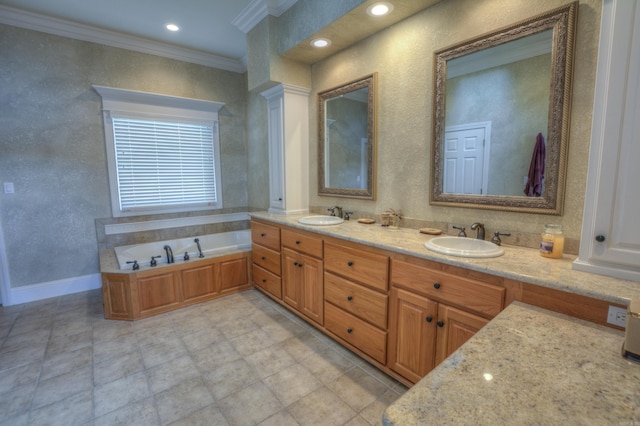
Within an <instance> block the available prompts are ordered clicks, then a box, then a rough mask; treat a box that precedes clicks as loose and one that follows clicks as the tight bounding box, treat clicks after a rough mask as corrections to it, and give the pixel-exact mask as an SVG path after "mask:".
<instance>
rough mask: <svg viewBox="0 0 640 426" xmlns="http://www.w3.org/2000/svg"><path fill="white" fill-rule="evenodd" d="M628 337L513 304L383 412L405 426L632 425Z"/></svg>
mask: <svg viewBox="0 0 640 426" xmlns="http://www.w3.org/2000/svg"><path fill="white" fill-rule="evenodd" d="M623 339H624V333H623V332H621V331H617V330H613V329H610V328H607V327H603V326H599V325H596V324H592V323H589V322H585V321H581V320H578V319H575V318H571V317H568V316H565V315H562V314H558V313H554V312H551V311H547V310H544V309H540V308H536V307H533V306H529V305H526V304H522V303H519V302H514V303H512V304H511V305H509V306H508V307H507V308H506V309H505V310H504V311H503V312H502V313H500V314H499V315H498V316H497V317H496V318H494V319H493V320H492V321H491V322H490V323H489V324H488V325H487V326H486V327H484V328H483V329H482V330H480V331H479V332H478V333H477V334H476V335H475V336H474V337H473V338H472V339H470V340H469V341H468V342H467V343H465V344H464V345H463V346H462V347H460V349H458V350H457V351H456V352H455V353H454V354H453V355H451V356H450V357H449V358H447V359H446V360H445V361H444V362H443V363H442V364H440V365H439V366H438V367H436V369H435V370H433V371H432V372H431V373H430V374H429V375H427V376H426V377H425V378H424V379H422V380H421V381H420V382H418V383H417V384H416V385H415V386H414V387H412V388H411V389H410V390H409V391H408V392H406V393H405V394H404V395H403V396H402V397H401V398H399V399H398V400H397V401H396V402H395V403H393V404H392V405H391V406H390V407H389V408H388V409H387V410H386V411H385V414H384V424H385V425H395V424H397V425H402V424H448V423H451V424H460V423H469V422H471V423H475V424H500V423H504V422H505V420H506V419H508V422H509V423H513V424H525V423H526V424H631V423H634V422H637V421H638V420H639V419H640V411H638V407H640V366H638V364H635V363H632V362H630V361H627V360H625V359H623V358H622V356H621V354H620V353H621V345H622V342H623Z"/></svg>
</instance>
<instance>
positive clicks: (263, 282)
mask: <svg viewBox="0 0 640 426" xmlns="http://www.w3.org/2000/svg"><path fill="white" fill-rule="evenodd" d="M253 283H254V284H255V285H256V286H258V287H260V288H261V289H263V290H264V291H266V292H267V293H269V294H271V295H272V296H273V297H275V298H277V299H281V300H282V281H281V280H280V277H279V276H277V275H275V274H273V273H271V272H269V271H267V270H266V269H262V268H261V267H260V266H258V265H256V264H255V263H254V264H253Z"/></svg>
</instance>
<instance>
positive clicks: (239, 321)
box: [216, 317, 259, 339]
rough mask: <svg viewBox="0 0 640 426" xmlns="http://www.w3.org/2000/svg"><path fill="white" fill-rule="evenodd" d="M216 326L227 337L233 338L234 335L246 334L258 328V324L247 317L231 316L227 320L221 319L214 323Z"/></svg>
mask: <svg viewBox="0 0 640 426" xmlns="http://www.w3.org/2000/svg"><path fill="white" fill-rule="evenodd" d="M216 327H217V328H218V330H220V332H222V334H224V337H226V338H227V339H233V338H234V337H238V336H241V335H243V334H247V333H249V332H251V331H254V330H256V329H258V328H259V327H258V325H257V324H256V323H254V322H253V321H251V319H250V318H248V317H241V318H232V319H229V320H227V321H222V322H220V323H218V324H216Z"/></svg>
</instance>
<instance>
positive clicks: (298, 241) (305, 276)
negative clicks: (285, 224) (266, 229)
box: [282, 229, 324, 325]
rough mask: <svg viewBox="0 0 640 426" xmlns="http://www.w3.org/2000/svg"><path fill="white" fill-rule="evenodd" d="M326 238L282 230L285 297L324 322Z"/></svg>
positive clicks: (312, 318)
mask: <svg viewBox="0 0 640 426" xmlns="http://www.w3.org/2000/svg"><path fill="white" fill-rule="evenodd" d="M322 273H323V262H322V240H321V239H319V238H314V237H310V236H308V235H305V234H302V233H297V232H293V231H289V230H286V229H283V230H282V300H283V301H284V302H285V303H286V304H287V305H289V306H291V307H292V308H294V309H295V310H297V311H299V312H300V313H302V314H303V315H305V316H306V317H307V318H309V319H311V320H313V321H315V322H316V323H317V324H319V325H323V324H324V309H323V277H322Z"/></svg>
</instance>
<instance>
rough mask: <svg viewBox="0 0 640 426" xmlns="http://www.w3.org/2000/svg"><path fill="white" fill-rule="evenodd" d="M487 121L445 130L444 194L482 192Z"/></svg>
mask: <svg viewBox="0 0 640 426" xmlns="http://www.w3.org/2000/svg"><path fill="white" fill-rule="evenodd" d="M487 126H488V124H487V123H483V124H480V125H463V126H452V127H448V128H447V130H446V132H445V149H444V182H443V190H444V192H445V193H452V194H477V195H480V194H483V193H486V188H487V184H488V176H489V174H488V164H485V163H488V160H489V155H488V152H487V151H488V150H489V141H488V140H487V136H488V134H489V130H488V128H487Z"/></svg>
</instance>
